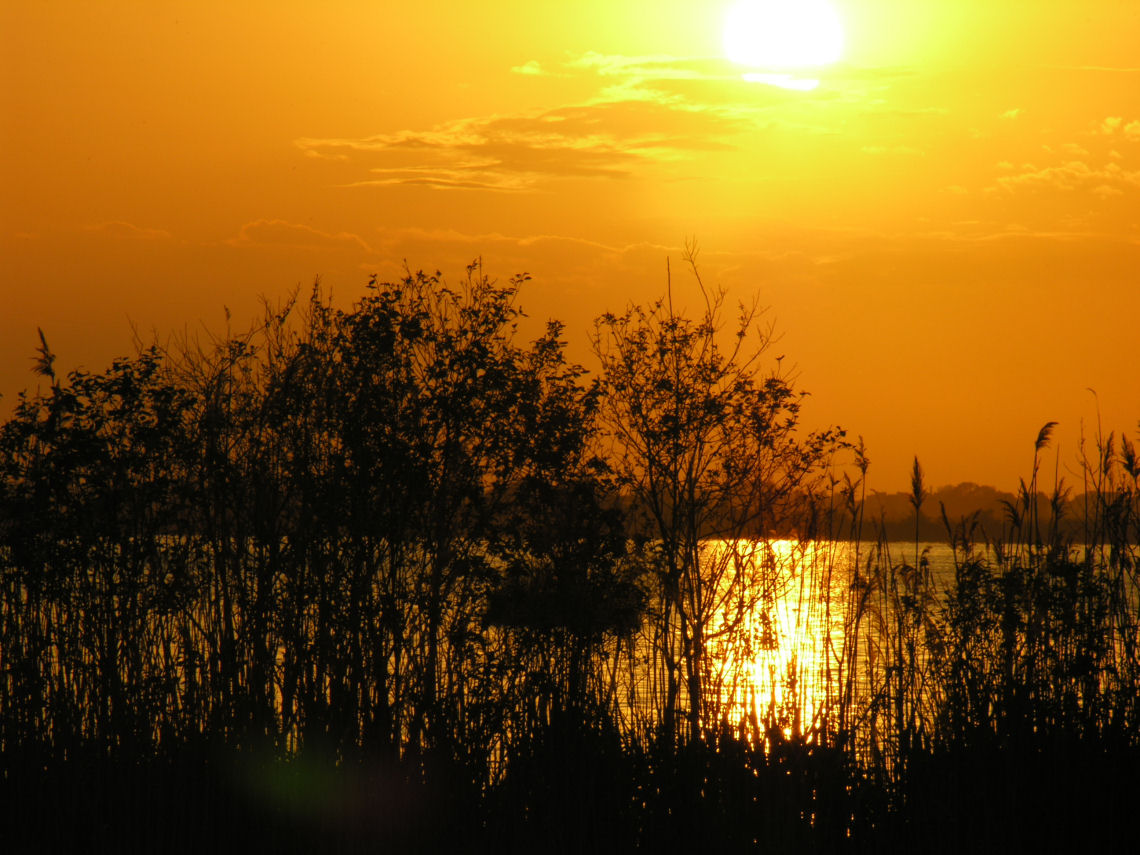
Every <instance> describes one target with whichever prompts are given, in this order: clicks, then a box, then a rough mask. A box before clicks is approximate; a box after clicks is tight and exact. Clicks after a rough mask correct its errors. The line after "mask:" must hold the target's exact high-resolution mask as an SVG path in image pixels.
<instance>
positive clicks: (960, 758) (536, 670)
mask: <svg viewBox="0 0 1140 855" xmlns="http://www.w3.org/2000/svg"><path fill="white" fill-rule="evenodd" d="M521 284H522V280H513V281H512V282H510V283H509V284H505V285H502V284H496V283H494V282H491V281H489V280H487V279H486V278H484V277H483V276H482V274H481V271H480V270H478V269H477V268H473V269H471V270H469V272H468V276H467V279H466V280H465V281H464V282H463V283H462V284H461V285H460V286H458V287H457V288H455V289H449V288H447V287H445V285H444V283H443V282H442V281H441V280H440V278H439V277H438V275H436V276H425V275H423V274H416V275H409V276H407V277H406V278H405V279H404V280H403V281H401V282H397V283H394V284H382V283H376V282H374V283H372V285H371V286H370V288H369V291H368V293H367V296H366V297H365V298H364V299H362V300H361V301H360V302H359V303H357V304H356V305H354V306H352V307H351V308H350V309H348V310H338V309H335V308H333V307H332V306H331V305H330V304H329V302H328V301H327V300H325V299H324V298H323V297H322V296H321V294H320V292H319V291H317V290H315V291H314V293H313V295H312V297H311V299H310V300H309V301H308V303H307V304H302V305H299V306H297V305H293V304H289V305H286V306H283V307H279V308H276V309H273V310H267V312H266V316H265V319H264V323H262V324H260V325H259V326H258V327H257V328H256V329H254V330H252V331H250V332H248V333H244V334H239V335H235V334H227V335H226V336H224V337H221V338H220V339H218V340H216V341H212V342H210V343H209V344H208V345H206V346H199V345H191V343H190V342H182V343H180V345H179V346H163V347H160V346H153V347H149V348H145V349H140V350H139V352H137V353H136V355H135V356H133V357H131V358H126V359H122V360H119V361H117V362H115V363H114V364H113V365H112V366H111V367H110V368H109V369H108V370H107V371H105V372H103V373H100V374H89V373H84V372H73V373H72V374H70V375H69V376H67V377H66V378H63V377H59V376H57V374H56V372H55V368H54V356H53V354H52V353H51V352H50V350H49V348H48V344H47V341H46V340H41V347H40V350H39V356H38V359H37V363H36V370H37V372H38V374H39V375H40V377H41V384H42V386H46V390H44V391H41V392H39V393H36V394H33V395H24V396H21V398H20V400H19V401H18V402H17V405H16V408H15V411H14V414H13V415H12V416H11V418H10V419H9V420H8V421H7V422H6V423H5V424H4V425H3V426H2V427H0V805H3V807H2V810H3V813H4V817H3V819H4V823H3V831H2V835H3V841H4V846H3V848H4V849H5V851H23V850H31V851H84V850H92V849H100V848H105V849H111V850H115V851H133V850H141V849H144V848H146V849H152V850H155V851H193V852H200V851H213V850H216V849H222V850H239V849H245V850H256V851H274V852H290V851H297V852H311V851H328V852H340V851H360V852H366V851H367V852H373V851H396V852H432V851H460V852H502V851H526V852H546V851H554V852H594V851H628V850H633V849H637V848H641V849H645V850H650V851H678V850H682V849H685V850H691V851H719V850H721V849H725V850H726V851H728V850H729V849H731V850H732V851H738V850H742V849H743V850H762V851H774V852H812V851H821V852H822V851H852V852H862V851H912V850H917V851H941V852H964V851H993V852H1015V851H1059V850H1061V849H1076V850H1079V851H1094V850H1096V849H1100V850H1102V851H1108V852H1111V851H1134V849H1133V847H1134V846H1135V840H1136V837H1137V831H1138V829H1137V822H1136V819H1135V816H1136V813H1135V807H1136V805H1137V804H1140V801H1138V799H1140V649H1138V645H1140V635H1138V617H1140V614H1138V612H1140V593H1138V589H1137V576H1136V573H1137V564H1136V558H1137V555H1136V547H1135V544H1136V543H1137V541H1138V536H1140V530H1138V524H1140V490H1138V481H1137V478H1138V475H1140V465H1138V462H1137V459H1136V457H1135V454H1134V452H1133V449H1132V446H1131V444H1130V443H1129V441H1128V440H1127V439H1124V438H1121V439H1119V440H1118V439H1117V438H1115V437H1113V436H1109V437H1107V438H1104V437H1098V438H1097V447H1096V449H1095V451H1093V452H1092V453H1090V454H1088V455H1086V457H1085V459H1084V460H1083V461H1082V465H1083V469H1084V481H1085V483H1084V484H1082V485H1081V486H1082V491H1081V495H1082V496H1083V503H1082V507H1083V514H1082V518H1081V519H1079V520H1076V519H1072V518H1071V516H1070V518H1066V517H1065V513H1064V512H1065V511H1066V509H1071V507H1072V505H1071V503H1070V502H1069V501H1068V499H1069V496H1068V493H1067V491H1066V488H1065V487H1064V485H1063V484H1062V483H1053V484H1051V485H1050V486H1051V490H1052V492H1051V493H1048V494H1046V495H1042V494H1043V491H1042V490H1040V489H1039V486H1038V480H1039V475H1040V473H1039V471H1038V458H1039V453H1040V452H1041V451H1042V449H1043V448H1044V447H1045V446H1046V444H1047V443H1048V441H1049V433H1050V429H1051V426H1049V425H1047V426H1046V427H1045V428H1043V429H1042V432H1041V434H1040V435H1039V436H1038V437H1037V440H1036V444H1035V446H1034V455H1033V458H1032V459H1033V465H1032V469H1031V470H1030V474H1029V477H1028V480H1027V481H1026V482H1025V483H1023V484H1022V485H1020V488H1019V491H1018V494H1017V497H1016V499H1015V500H1013V501H1010V502H1008V503H1007V505H1006V507H1005V519H1004V520H1003V521H1002V525H1001V527H1000V530H992V529H993V528H994V526H993V525H992V523H991V524H990V526H989V527H988V528H989V529H991V530H983V527H982V526H981V525H979V521H978V519H970V518H966V519H956V520H955V519H950V518H949V516H948V515H947V514H945V513H943V514H939V513H938V512H937V509H934V508H930V507H925V506H926V505H927V504H928V497H927V494H926V490H925V487H924V484H923V480H922V472H921V468H920V467H919V465H918V462H917V461H916V462H915V468H914V478H913V484H912V491H911V495H910V501H911V504H912V507H913V511H914V522H915V528H914V532H915V535H916V537H915V540H916V545H915V548H914V549H913V550H910V549H908V550H905V551H904V553H903V554H901V555H900V554H897V553H898V550H897V548H896V549H895V550H894V551H892V549H891V548H890V547H889V545H888V543H887V542H886V541H885V540H884V539H882V538H880V537H878V536H877V534H876V531H875V525H874V521H873V519H872V514H869V513H868V514H865V511H864V507H865V504H866V501H865V496H864V484H865V481H866V475H867V470H868V465H869V464H868V460H867V456H866V453H865V452H864V449H863V448H862V444H861V443H859V444H858V445H852V444H850V443H848V442H847V440H846V439H845V437H844V435H843V433H842V432H841V431H839V430H829V431H821V432H807V431H804V430H802V429H801V428H800V425H799V408H800V403H801V400H802V393H800V392H799V391H798V390H797V389H796V388H795V384H794V382H793V380H794V378H792V377H790V376H789V375H788V374H787V373H786V372H784V371H783V369H782V363H781V362H780V361H779V360H772V359H769V358H768V355H767V352H766V349H767V345H768V344H769V343H770V341H771V331H770V329H769V328H767V327H764V326H763V325H761V323H760V321H761V320H762V315H761V314H759V313H757V312H756V311H754V310H750V309H748V308H747V307H744V308H743V309H742V310H741V314H740V316H739V318H738V319H737V320H736V321H735V323H734V324H729V325H727V327H726V324H725V320H724V311H723V306H722V300H721V298H720V296H719V295H717V294H715V293H707V292H706V293H707V296H708V302H707V309H706V311H705V312H704V313H702V314H701V315H700V316H699V317H697V318H696V319H689V318H687V317H685V316H683V315H681V314H680V313H677V312H675V311H674V310H673V308H672V306H671V304H670V302H669V301H668V299H666V300H664V301H662V302H661V303H659V304H655V305H652V306H648V307H633V308H631V309H629V310H628V311H627V312H626V313H624V314H622V315H607V316H604V317H602V318H600V319H599V321H598V324H597V326H596V329H595V332H594V336H593V341H592V344H593V346H594V351H595V353H596V355H597V357H598V359H599V362H600V364H601V366H602V368H601V371H600V372H599V375H598V377H597V378H596V379H593V380H591V379H589V378H588V377H587V376H586V375H585V372H584V371H583V370H582V369H581V368H579V367H577V366H575V365H572V364H569V363H568V362H567V361H566V359H565V358H564V343H563V341H562V339H561V334H562V331H561V329H560V327H559V326H558V325H557V324H554V323H552V324H550V325H549V326H548V328H547V329H546V332H545V334H544V335H542V336H541V337H539V338H538V339H537V340H535V341H533V342H529V343H526V344H523V343H520V341H519V338H520V337H519V336H518V335H517V333H516V325H517V323H518V322H519V318H520V314H519V312H518V310H517V308H516V306H515V300H516V297H517V294H518V290H519V288H520V286H521ZM702 290H703V289H702ZM1044 492H1046V493H1047V492H1048V491H1044ZM865 516H866V520H865V519H864V517H865ZM939 516H941V517H942V525H943V530H944V532H945V533H946V536H947V537H948V538H949V539H950V541H951V544H952V546H953V548H954V562H953V564H954V566H953V570H952V572H950V573H949V575H944V576H943V577H942V578H937V577H936V575H935V574H934V573H933V572H932V570H931V567H930V564H929V562H928V557H927V554H926V553H924V552H923V551H922V550H921V549H920V548H919V547H918V546H917V540H918V534H919V533H921V532H922V531H923V530H924V529H923V528H922V527H923V526H924V525H926V524H927V523H926V521H928V520H930V519H938V517H939ZM792 531H795V532H796V533H797V534H798V537H799V539H800V541H801V542H802V543H822V544H837V543H840V544H844V545H845V551H844V552H843V553H842V554H843V556H845V557H844V558H843V559H842V560H840V559H838V558H836V557H835V555H836V554H837V553H834V552H832V551H830V550H821V551H816V552H811V553H810V557H808V553H807V552H804V553H802V555H803V560H802V562H801V564H800V565H799V566H798V569H797V570H796V572H795V574H793V575H794V579H793V580H792V581H793V582H794V584H792V585H789V582H788V578H787V576H786V573H784V571H781V570H779V569H778V568H777V567H776V566H775V564H774V563H773V562H772V561H770V560H767V559H766V558H765V557H764V556H765V555H767V554H768V553H765V552H763V551H761V552H759V553H757V552H755V551H753V545H754V544H756V543H757V542H763V541H764V540H765V539H768V538H773V537H779V536H783V535H786V534H787V533H789V532H792ZM758 555H759V557H757V556H758ZM837 587H838V590H839V591H840V594H839V595H838V597H836V595H835V594H834V591H835V590H836V589H837ZM793 595H794V596H796V597H799V598H800V601H801V602H802V603H811V602H819V601H821V599H825V600H826V601H827V605H826V609H827V610H828V611H827V615H828V618H829V622H831V619H832V618H833V617H834V616H833V615H832V612H831V610H832V609H834V610H835V612H836V613H837V614H838V615H839V617H838V620H839V621H840V622H841V625H842V628H841V631H840V632H839V634H838V640H836V638H835V637H830V638H827V639H826V640H821V642H820V644H819V650H818V655H817V656H816V657H815V658H814V661H812V662H796V661H795V660H792V661H791V663H790V664H789V666H788V668H787V672H786V674H778V675H775V677H774V679H775V683H776V684H775V685H770V686H768V688H767V689H765V690H763V691H761V689H760V684H759V683H758V682H757V681H756V679H754V676H753V675H751V669H750V668H749V664H750V663H751V662H753V661H754V659H755V657H756V656H757V655H758V654H759V652H760V651H762V650H771V649H773V648H775V647H778V646H779V645H780V644H781V643H782V642H783V641H784V639H783V638H781V637H780V633H779V631H778V630H773V625H774V624H773V623H772V621H771V620H769V615H770V614H772V613H773V610H774V609H775V607H776V605H775V604H776V603H777V602H778V601H779V600H780V599H781V598H784V597H787V596H793ZM821 638H823V636H821ZM763 692H767V696H764V694H763Z"/></svg>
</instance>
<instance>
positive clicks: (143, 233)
mask: <svg viewBox="0 0 1140 855" xmlns="http://www.w3.org/2000/svg"><path fill="white" fill-rule="evenodd" d="M83 230H84V231H88V232H99V233H100V234H105V235H108V236H110V237H114V238H121V239H123V240H170V238H171V237H172V235H171V234H170V232H168V231H166V230H165V229H150V228H144V227H142V226H136V225H135V224H134V223H128V222H124V221H123V220H112V221H111V222H106V223H93V224H91V225H86V226H84V227H83Z"/></svg>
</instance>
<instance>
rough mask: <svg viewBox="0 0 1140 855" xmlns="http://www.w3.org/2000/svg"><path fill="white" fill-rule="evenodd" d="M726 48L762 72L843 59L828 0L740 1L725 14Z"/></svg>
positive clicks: (834, 14)
mask: <svg viewBox="0 0 1140 855" xmlns="http://www.w3.org/2000/svg"><path fill="white" fill-rule="evenodd" d="M724 52H725V55H726V56H727V57H728V58H729V59H731V60H732V61H733V62H737V63H740V64H741V65H747V66H751V67H752V68H758V69H763V70H765V71H773V70H778V71H786V70H788V69H803V68H815V67H818V66H821V65H828V64H829V63H832V62H835V61H837V60H838V59H839V58H840V57H842V55H843V25H842V23H841V22H840V20H839V14H838V13H837V12H836V11H835V7H834V6H832V5H831V4H830V3H828V2H827V0H744V2H741V3H737V4H736V5H734V6H733V7H732V8H731V9H729V11H728V15H727V17H726V18H725V22H724ZM746 77H748V78H750V79H760V80H763V81H764V82H775V80H774V79H773V80H767V79H765V78H769V77H771V78H782V79H788V80H794V79H795V78H788V76H787V75H746ZM777 85H779V84H777ZM790 88H811V87H804V86H799V87H790Z"/></svg>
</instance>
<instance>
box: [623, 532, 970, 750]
mask: <svg viewBox="0 0 1140 855" xmlns="http://www.w3.org/2000/svg"><path fill="white" fill-rule="evenodd" d="M917 556H918V557H920V558H924V559H925V561H926V566H927V568H928V569H929V573H930V576H931V578H932V580H933V583H934V586H935V590H936V591H937V593H938V594H939V595H941V593H943V592H944V591H945V589H946V586H947V585H948V584H949V582H950V581H951V580H952V579H953V573H954V554H953V551H952V550H951V548H950V547H949V546H948V545H946V544H941V543H919V544H918V547H917ZM702 560H703V562H704V564H705V570H706V573H705V575H706V576H707V577H708V578H712V579H715V580H716V584H717V594H716V596H715V597H712V598H709V597H708V596H707V594H706V602H708V603H709V604H710V605H709V607H708V613H709V614H711V615H712V619H711V620H710V622H709V630H708V631H707V634H706V642H707V654H708V655H707V659H706V673H705V682H704V685H705V686H706V691H707V692H711V693H712V696H713V697H714V698H715V699H716V700H715V702H714V703H713V704H711V706H710V715H715V716H716V717H717V719H718V720H719V721H720V722H721V723H722V724H723V725H724V726H726V727H728V728H730V729H733V730H735V729H738V728H742V729H746V730H751V731H752V732H757V729H762V728H763V727H764V726H765V725H768V726H772V725H774V726H776V727H779V728H780V729H782V730H783V731H784V732H785V734H786V735H788V736H791V735H793V734H794V733H805V732H807V731H809V730H811V729H812V727H813V726H818V725H819V724H820V720H821V716H822V715H823V714H824V712H825V711H826V710H828V709H829V708H832V707H833V706H834V705H835V704H837V703H839V702H840V701H841V698H843V697H844V693H846V702H847V703H848V704H849V706H851V707H852V708H855V707H858V706H860V705H861V704H865V703H866V702H867V701H869V699H870V695H871V694H872V693H873V692H874V691H876V686H875V670H874V666H875V665H876V661H875V660H876V658H877V651H878V645H879V639H880V638H881V636H882V626H883V625H882V623H881V619H880V615H882V614H884V613H886V612H887V611H889V603H888V602H887V601H886V598H885V596H884V595H883V594H882V593H881V592H880V591H878V590H877V589H876V588H874V587H872V589H871V590H870V592H868V591H867V585H866V579H867V577H868V575H869V574H872V573H874V572H876V568H885V572H887V573H889V572H890V571H889V568H890V567H892V566H893V567H895V568H896V571H897V570H898V568H900V567H901V566H902V565H903V564H904V562H905V563H906V564H908V565H910V566H911V567H914V566H916V565H917V563H918V562H917V560H916V548H915V544H914V542H910V543H901V542H892V543H888V544H886V545H885V546H884V548H883V551H882V552H880V551H879V550H878V548H877V547H872V546H869V545H867V544H861V545H860V546H859V547H858V549H856V546H855V545H854V544H851V543H847V542H838V541H832V542H829V541H813V542H799V541H792V540H777V541H771V542H748V543H746V544H743V545H742V544H740V543H737V544H735V545H733V544H731V543H728V542H710V543H708V544H706V545H705V550H704V553H703V557H702ZM856 568H858V572H857V569H856ZM878 572H884V570H879V571H878ZM860 580H862V584H860ZM857 613H858V614H859V615H860V617H859V624H858V631H857V632H854V631H853V630H854V628H855V620H854V618H855V616H856V614H857ZM640 644H641V653H642V656H640V657H639V658H640V659H641V661H643V662H645V663H647V665H646V669H645V673H643V674H638V675H633V676H632V677H631V679H632V680H633V681H634V682H636V683H638V684H639V685H636V686H634V687H633V689H634V691H633V692H632V694H631V698H637V701H635V703H636V704H637V705H638V706H642V705H645V704H651V703H653V701H652V699H653V698H654V697H658V698H659V697H661V692H662V689H661V686H662V681H663V676H662V674H661V672H660V670H659V669H660V649H661V644H662V642H661V639H660V638H659V637H658V638H652V637H649V636H646V637H643V638H642V639H641V642H640ZM655 650H656V651H657V653H656V655H655V654H654V651H655ZM675 650H676V648H675ZM678 652H679V651H678ZM868 664H870V665H871V666H872V667H871V668H868ZM655 667H656V668H657V669H658V670H657V672H656V673H655ZM681 696H682V706H685V703H686V702H685V700H684V688H683V687H682V689H681Z"/></svg>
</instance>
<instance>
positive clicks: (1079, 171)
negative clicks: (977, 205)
mask: <svg viewBox="0 0 1140 855" xmlns="http://www.w3.org/2000/svg"><path fill="white" fill-rule="evenodd" d="M997 185H998V187H999V188H1001V189H1003V190H1007V191H1011V192H1013V191H1019V190H1060V191H1065V192H1077V191H1087V192H1092V193H1094V194H1096V195H1098V196H1102V197H1108V196H1118V195H1121V194H1123V193H1124V192H1125V190H1135V189H1138V188H1140V170H1128V169H1124V168H1123V167H1121V166H1120V164H1118V163H1114V162H1113V163H1108V164H1105V165H1104V166H1090V165H1089V164H1088V163H1086V162H1085V161H1083V160H1070V161H1068V162H1066V163H1062V164H1058V165H1055V166H1045V167H1041V168H1037V167H1032V166H1029V165H1028V164H1027V165H1026V167H1023V168H1022V169H1021V170H1020V171H1017V172H1015V173H1013V174H1009V175H1002V176H1000V177H999V178H998V179H997Z"/></svg>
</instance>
